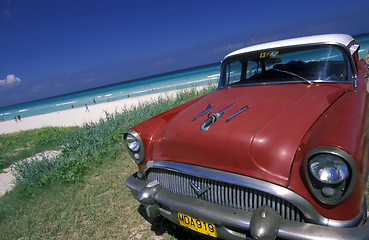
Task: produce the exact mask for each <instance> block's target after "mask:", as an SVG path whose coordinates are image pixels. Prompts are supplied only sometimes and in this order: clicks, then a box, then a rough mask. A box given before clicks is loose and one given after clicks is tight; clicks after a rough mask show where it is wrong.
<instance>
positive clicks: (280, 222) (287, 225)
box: [126, 174, 369, 240]
mask: <svg viewBox="0 0 369 240" xmlns="http://www.w3.org/2000/svg"><path fill="white" fill-rule="evenodd" d="M135 176H136V174H133V175H131V176H130V177H128V178H127V180H126V185H127V187H128V188H129V189H130V190H131V192H132V194H133V196H134V197H135V198H136V199H137V200H138V201H139V202H140V203H142V204H143V205H144V206H145V208H146V212H147V214H148V216H149V217H155V216H157V215H162V216H163V217H165V218H167V219H169V220H170V221H172V222H174V223H176V224H178V225H179V221H178V218H177V213H178V212H181V213H185V214H188V215H190V216H192V217H196V218H200V219H202V220H205V221H209V222H212V223H214V224H215V225H216V227H217V235H218V237H219V238H222V239H260V240H261V239H275V238H276V237H278V238H281V239H344V240H349V239H369V223H368V222H369V221H367V222H366V223H365V224H364V225H361V226H359V227H353V228H335V227H327V226H321V225H315V224H309V223H300V222H294V221H288V220H284V219H282V218H281V217H280V216H279V215H278V213H276V212H275V211H274V210H273V209H272V208H270V207H268V206H264V207H260V208H258V209H256V210H255V211H254V213H252V212H245V211H242V210H238V209H233V208H229V207H224V206H219V205H217V204H214V203H209V202H205V201H202V200H198V199H193V198H189V197H185V196H181V195H178V194H175V193H172V192H170V191H168V190H166V189H164V188H162V187H161V185H160V184H159V183H158V182H155V181H154V182H151V183H146V182H144V181H142V180H139V179H137V178H136V177H135Z"/></svg>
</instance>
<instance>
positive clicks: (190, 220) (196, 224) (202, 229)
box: [178, 213, 217, 237]
mask: <svg viewBox="0 0 369 240" xmlns="http://www.w3.org/2000/svg"><path fill="white" fill-rule="evenodd" d="M178 220H179V223H180V224H181V225H182V226H184V227H187V228H189V229H192V230H194V231H196V232H199V233H202V234H205V235H208V236H212V237H217V232H216V230H215V225H214V224H212V223H210V222H207V221H204V220H201V219H198V218H194V217H191V216H188V215H186V214H183V213H178Z"/></svg>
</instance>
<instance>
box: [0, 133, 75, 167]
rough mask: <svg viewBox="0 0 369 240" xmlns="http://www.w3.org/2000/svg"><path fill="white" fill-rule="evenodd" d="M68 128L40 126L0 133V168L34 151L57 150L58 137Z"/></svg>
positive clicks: (58, 145) (29, 155)
mask: <svg viewBox="0 0 369 240" xmlns="http://www.w3.org/2000/svg"><path fill="white" fill-rule="evenodd" d="M69 131H70V129H67V128H42V129H36V130H29V131H22V132H17V133H11V134H2V135H0V169H4V168H5V167H7V166H9V165H11V164H13V163H15V162H17V161H19V160H22V159H25V158H28V157H31V156H34V155H35V154H36V153H39V152H42V151H46V150H59V149H60V143H59V141H58V138H59V137H60V136H62V135H64V134H66V133H67V132H69Z"/></svg>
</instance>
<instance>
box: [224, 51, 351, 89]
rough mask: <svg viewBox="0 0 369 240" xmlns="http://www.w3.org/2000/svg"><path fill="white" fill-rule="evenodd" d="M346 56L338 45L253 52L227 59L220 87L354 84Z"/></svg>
mask: <svg viewBox="0 0 369 240" xmlns="http://www.w3.org/2000/svg"><path fill="white" fill-rule="evenodd" d="M352 77H353V74H352V72H351V67H350V62H349V60H348V58H347V55H346V53H345V52H344V51H343V50H342V49H341V48H340V47H338V46H334V45H325V46H313V47H311V46H310V47H293V48H283V49H275V50H268V51H259V52H251V53H246V54H242V55H238V56H235V57H231V58H229V59H227V60H226V61H225V62H224V63H223V65H222V70H221V77H220V87H225V86H231V85H243V84H269V83H281V82H283V83H284V82H301V83H308V84H311V83H312V82H316V81H320V82H344V81H347V82H351V81H352Z"/></svg>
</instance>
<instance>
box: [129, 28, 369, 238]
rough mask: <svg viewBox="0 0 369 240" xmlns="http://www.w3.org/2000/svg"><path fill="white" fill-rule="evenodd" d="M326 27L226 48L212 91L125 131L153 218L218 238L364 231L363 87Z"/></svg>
mask: <svg viewBox="0 0 369 240" xmlns="http://www.w3.org/2000/svg"><path fill="white" fill-rule="evenodd" d="M358 50H359V46H358V45H357V43H356V41H355V40H354V39H353V38H352V37H351V36H348V35H344V34H329V35H319V36H311V37H302V38H295V39H289V40H283V41H276V42H271V43H265V44H259V45H255V46H250V47H247V48H243V49H240V50H238V51H235V52H233V53H231V54H229V55H227V56H226V57H225V58H224V60H223V61H222V64H221V74H220V79H219V85H218V88H217V90H215V91H214V92H212V93H210V94H207V95H205V96H203V97H200V98H197V99H194V100H192V101H190V102H188V103H186V104H183V105H181V106H178V107H176V108H173V109H171V110H169V111H167V112H164V113H162V114H160V115H158V116H156V117H153V118H151V119H149V120H147V121H145V122H142V123H140V124H138V125H136V126H134V127H132V128H131V129H130V130H128V131H127V132H126V133H125V135H124V141H125V144H126V145H127V147H128V151H129V153H130V155H131V157H132V159H133V161H134V162H135V163H136V164H137V165H138V169H139V170H138V172H136V173H134V174H133V175H131V176H130V177H129V178H128V179H127V180H126V185H127V186H128V188H130V190H131V192H132V194H133V196H134V197H135V198H136V199H137V200H138V201H139V202H140V203H142V204H143V205H144V206H145V208H146V212H147V214H148V216H149V217H156V216H158V215H161V216H164V217H165V218H168V219H169V220H171V221H172V222H174V223H176V224H178V225H181V226H184V227H187V228H189V229H192V230H194V231H197V232H200V233H203V234H206V235H210V236H213V237H218V238H222V239H251V238H252V239H275V238H279V239H345V240H347V239H369V226H368V224H367V210H366V202H365V192H366V185H367V175H368V165H367V163H368V150H369V146H368V144H369V141H368V131H369V128H368V124H369V121H368V113H369V111H368V91H369V90H368V89H369V85H368V82H367V79H366V77H367V76H366V73H367V70H366V66H365V63H364V61H363V60H359V59H358Z"/></svg>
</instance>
